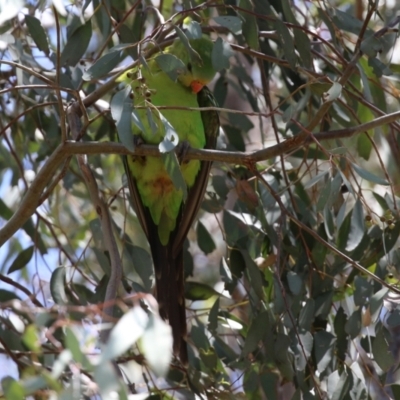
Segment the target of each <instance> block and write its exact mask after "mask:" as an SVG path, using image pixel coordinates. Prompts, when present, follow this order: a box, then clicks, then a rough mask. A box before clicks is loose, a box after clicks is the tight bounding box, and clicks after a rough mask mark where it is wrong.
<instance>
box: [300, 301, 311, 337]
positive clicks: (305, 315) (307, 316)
mask: <svg viewBox="0 0 400 400" xmlns="http://www.w3.org/2000/svg"><path fill="white" fill-rule="evenodd" d="M314 311H315V302H314V300H313V299H307V301H306V304H305V305H304V307H302V308H301V310H300V314H299V327H300V328H301V329H304V330H305V331H310V330H311V325H312V322H313V321H314Z"/></svg>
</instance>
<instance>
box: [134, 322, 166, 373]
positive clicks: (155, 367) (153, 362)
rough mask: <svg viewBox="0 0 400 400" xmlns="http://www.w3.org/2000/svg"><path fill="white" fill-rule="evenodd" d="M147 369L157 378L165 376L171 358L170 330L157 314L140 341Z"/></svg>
mask: <svg viewBox="0 0 400 400" xmlns="http://www.w3.org/2000/svg"><path fill="white" fill-rule="evenodd" d="M140 344H141V346H140V347H141V348H142V350H143V353H144V356H145V357H146V360H147V362H148V364H149V367H150V368H151V369H152V371H153V372H154V373H155V374H156V375H157V376H165V375H166V374H167V372H168V370H169V364H170V362H171V358H172V352H171V349H172V330H171V327H170V326H169V325H168V324H167V323H166V322H164V321H163V320H162V319H161V318H160V317H159V316H158V315H157V314H149V322H148V324H147V326H146V329H145V331H144V333H143V336H142V337H141V340H140Z"/></svg>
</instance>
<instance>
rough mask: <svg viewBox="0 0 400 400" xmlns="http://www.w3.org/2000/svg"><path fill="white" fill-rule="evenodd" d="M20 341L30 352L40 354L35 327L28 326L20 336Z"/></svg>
mask: <svg viewBox="0 0 400 400" xmlns="http://www.w3.org/2000/svg"><path fill="white" fill-rule="evenodd" d="M22 341H23V343H24V344H25V346H27V347H28V349H30V350H31V351H34V352H40V350H41V345H40V340H39V335H38V332H37V328H36V326H35V325H32V324H30V325H28V326H27V327H26V328H25V332H24V334H23V336H22Z"/></svg>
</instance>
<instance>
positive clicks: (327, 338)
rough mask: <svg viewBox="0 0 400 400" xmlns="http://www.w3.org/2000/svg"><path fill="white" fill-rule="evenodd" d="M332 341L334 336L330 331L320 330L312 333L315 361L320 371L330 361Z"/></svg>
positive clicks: (322, 370) (333, 341)
mask: <svg viewBox="0 0 400 400" xmlns="http://www.w3.org/2000/svg"><path fill="white" fill-rule="evenodd" d="M334 343H335V337H334V336H333V335H332V333H330V332H326V331H320V332H317V333H316V334H315V335H314V354H315V361H316V362H317V368H318V371H319V372H320V373H322V372H324V371H325V369H326V368H327V367H328V365H329V363H331V362H332V359H333V358H332V351H333V346H334Z"/></svg>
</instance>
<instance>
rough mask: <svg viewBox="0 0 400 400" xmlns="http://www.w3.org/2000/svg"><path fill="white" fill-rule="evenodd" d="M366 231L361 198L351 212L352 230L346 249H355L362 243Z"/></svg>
mask: <svg viewBox="0 0 400 400" xmlns="http://www.w3.org/2000/svg"><path fill="white" fill-rule="evenodd" d="M364 232H365V218H364V209H363V205H362V203H361V201H360V199H359V198H357V201H356V203H355V205H354V207H353V210H352V212H351V222H350V232H349V236H348V239H347V244H346V251H353V250H354V249H355V248H356V247H357V246H358V245H359V244H360V243H361V240H362V238H363V236H364Z"/></svg>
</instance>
